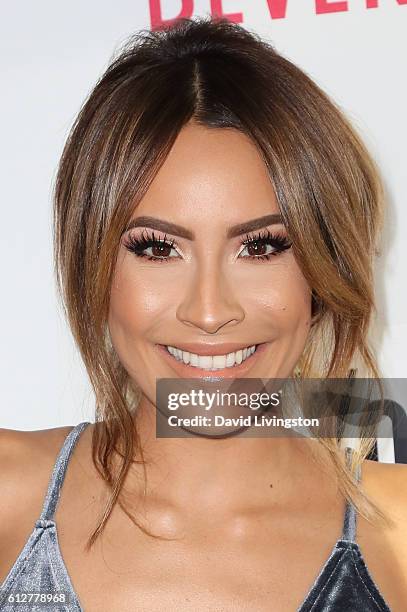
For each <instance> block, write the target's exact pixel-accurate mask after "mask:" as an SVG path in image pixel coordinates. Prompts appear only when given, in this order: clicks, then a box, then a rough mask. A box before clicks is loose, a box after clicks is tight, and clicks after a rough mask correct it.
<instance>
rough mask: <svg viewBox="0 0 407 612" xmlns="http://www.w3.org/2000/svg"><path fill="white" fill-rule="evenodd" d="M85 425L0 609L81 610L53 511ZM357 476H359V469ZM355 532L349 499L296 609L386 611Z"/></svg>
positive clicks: (59, 464)
mask: <svg viewBox="0 0 407 612" xmlns="http://www.w3.org/2000/svg"><path fill="white" fill-rule="evenodd" d="M88 425H89V422H87V421H85V422H83V423H79V425H76V426H75V427H74V428H73V429H72V430H71V431H70V432H69V434H68V435H67V437H66V439H65V441H64V444H63V445H62V448H61V450H60V452H59V455H58V457H57V460H56V462H55V465H54V469H53V471H52V474H51V478H50V481H49V485H48V491H47V494H46V497H45V501H44V505H43V509H42V512H41V515H40V517H39V519H38V520H37V521H36V522H35V525H34V530H33V532H32V533H31V535H30V536H29V538H28V540H27V542H26V544H25V546H24V548H23V549H22V551H21V552H20V554H19V556H18V558H17V559H16V561H15V563H14V565H13V567H12V568H11V570H10V572H9V573H8V575H7V577H6V579H5V580H4V582H3V584H2V586H1V590H0V610H2V612H45V611H47V612H85V610H84V608H83V607H81V604H80V601H79V598H78V596H77V595H76V593H75V589H74V587H73V585H72V583H71V580H70V577H69V574H68V571H67V568H66V567H65V564H64V561H63V558H62V555H61V551H60V549H59V545H58V536H57V527H56V524H55V521H54V513H55V510H56V507H57V503H58V499H59V495H60V491H61V487H62V484H63V481H64V476H65V472H66V468H67V465H68V462H69V458H70V456H71V453H72V451H73V449H74V447H75V444H76V442H77V440H78V438H79V436H80V434H81V433H82V431H83V430H84V429H85V428H86V427H87V426H88ZM351 452H352V451H351V449H347V450H346V455H347V458H349V457H350V453H351ZM357 478H358V480H360V470H359V473H358V474H357ZM355 534H356V511H355V508H354V506H353V505H352V504H349V503H347V504H346V508H345V515H344V522H343V530H342V536H341V538H340V539H339V540H338V541H337V542H336V544H335V545H334V547H333V549H332V552H331V554H330V555H329V557H328V559H327V560H326V562H325V564H324V566H323V568H322V569H321V571H320V573H319V575H318V576H317V578H316V579H315V581H314V584H313V586H312V587H311V590H310V591H309V593H308V595H307V596H306V597H305V599H304V601H303V603H302V604H301V606H300V607H299V608H298V610H297V612H310V611H311V610H312V611H313V612H344V611H352V612H362V611H363V612H377V611H378V610H381V611H382V612H384V611H389V610H390V608H389V606H388V605H387V604H386V602H385V601H384V599H383V597H382V595H381V593H380V591H379V589H378V587H377V586H376V584H375V583H374V581H373V579H372V577H371V576H370V574H369V571H368V569H367V566H366V564H365V561H364V559H363V557H362V553H361V551H360V549H359V546H358V544H357V543H356V542H355ZM37 594H38V595H37ZM41 597H42V599H40V598H41ZM29 600H31V602H30V601H29ZM43 602H49V603H46V604H45V603H43ZM270 609H271V610H272V609H273V602H270Z"/></svg>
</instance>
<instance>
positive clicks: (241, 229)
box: [124, 213, 283, 240]
mask: <svg viewBox="0 0 407 612" xmlns="http://www.w3.org/2000/svg"><path fill="white" fill-rule="evenodd" d="M282 222H283V221H282V217H281V215H280V214H279V213H275V214H272V215H265V216H263V217H257V219H251V220H250V221H245V222H244V223H238V224H237V225H232V226H231V227H230V228H229V229H228V231H227V233H226V237H227V238H235V237H236V236H241V235H242V234H246V233H248V232H252V231H254V230H257V229H261V228H262V227H267V226H268V225H275V224H281V223H282ZM135 227H148V228H149V229H155V230H158V231H160V232H165V233H167V234H172V235H174V236H178V237H180V238H186V239H187V240H195V234H194V233H193V232H191V230H189V229H187V228H186V227H182V226H181V225H177V224H176V223H170V222H169V221H164V220H163V219H157V218H156V217H147V216H142V217H136V218H135V219H131V221H130V222H129V223H128V225H127V226H126V229H125V230H124V231H125V232H127V231H129V230H131V229H133V228H135Z"/></svg>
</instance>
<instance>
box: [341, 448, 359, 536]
mask: <svg viewBox="0 0 407 612" xmlns="http://www.w3.org/2000/svg"><path fill="white" fill-rule="evenodd" d="M345 453H346V461H347V463H348V465H349V466H350V465H351V463H350V462H351V458H352V454H353V449H352V448H350V447H347V448H346V449H345ZM360 477H361V469H360V465H358V468H357V472H356V480H357V482H360ZM355 538H356V509H355V506H354V505H353V504H352V503H350V502H349V501H348V500H346V507H345V516H344V521H343V529H342V537H341V539H342V540H346V541H347V542H355Z"/></svg>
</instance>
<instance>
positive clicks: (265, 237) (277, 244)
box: [124, 229, 292, 263]
mask: <svg viewBox="0 0 407 612" xmlns="http://www.w3.org/2000/svg"><path fill="white" fill-rule="evenodd" d="M254 243H260V244H270V245H271V246H272V247H273V248H274V249H275V251H273V253H267V254H265V255H249V256H248V257H245V258H244V259H251V260H269V259H270V258H271V257H275V256H276V255H279V253H282V252H283V251H285V250H286V249H289V248H290V247H291V244H292V243H291V242H290V241H289V240H288V238H287V237H286V236H284V235H283V234H280V233H277V234H272V233H271V232H270V230H268V229H267V230H263V231H260V232H259V233H258V234H255V235H253V236H249V235H247V234H246V239H245V240H243V241H242V242H241V243H240V244H241V246H248V245H251V244H254ZM156 245H158V246H169V247H170V248H174V247H175V248H176V247H177V246H178V245H177V243H176V242H175V240H174V239H171V240H170V241H168V240H167V235H166V234H165V236H164V238H156V236H155V234H154V231H152V232H151V234H150V233H149V232H148V231H147V230H143V233H142V235H141V236H140V237H139V238H136V237H135V236H133V235H131V234H130V236H129V237H128V238H127V240H126V241H125V242H124V246H125V247H126V248H127V249H128V250H129V251H130V252H131V253H134V255H136V256H137V257H144V258H146V259H148V260H149V261H157V262H160V263H165V262H167V261H168V260H169V259H172V258H171V257H168V256H167V257H159V256H152V255H146V254H145V253H143V251H145V250H146V249H148V248H149V247H152V246H156Z"/></svg>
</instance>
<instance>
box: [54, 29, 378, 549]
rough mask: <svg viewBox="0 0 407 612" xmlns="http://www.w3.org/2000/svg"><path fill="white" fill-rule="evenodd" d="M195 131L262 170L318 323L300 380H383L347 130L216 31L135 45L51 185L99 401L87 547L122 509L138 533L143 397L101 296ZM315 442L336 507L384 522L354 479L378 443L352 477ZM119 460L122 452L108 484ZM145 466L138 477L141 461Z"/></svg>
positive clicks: (331, 443)
mask: <svg viewBox="0 0 407 612" xmlns="http://www.w3.org/2000/svg"><path fill="white" fill-rule="evenodd" d="M189 121H194V122H196V123H198V124H201V125H204V126H206V127H209V128H213V129H217V128H233V129H236V130H240V131H241V132H243V133H244V134H246V135H248V136H249V137H250V138H251V139H252V141H253V142H254V143H255V145H256V146H257V148H258V150H259V152H260V154H261V155H262V158H263V160H264V163H265V164H266V166H267V169H268V172H269V175H270V178H271V180H272V183H273V186H274V188H275V193H276V196H277V200H278V203H279V206H280V210H281V214H282V217H283V222H284V224H285V225H286V227H287V230H288V233H289V235H290V238H291V239H292V242H293V249H294V254H295V256H296V259H297V261H298V263H299V266H300V267H301V270H302V272H303V274H304V277H305V278H306V280H307V281H308V283H309V285H310V287H311V288H312V296H313V297H312V315H313V321H314V324H313V326H312V328H311V331H310V334H309V338H308V341H307V344H306V346H305V349H304V353H303V355H302V357H301V359H300V362H299V364H298V371H299V372H300V376H302V377H304V378H306V377H319V378H328V377H346V376H347V375H348V373H349V370H350V368H351V367H354V366H355V364H356V363H357V367H358V368H359V370H358V372H359V373H360V374H362V372H365V375H366V376H369V377H373V378H379V372H378V368H377V364H376V361H375V357H374V355H373V353H372V351H371V349H370V348H369V345H368V338H367V335H368V329H369V323H370V320H371V316H372V313H373V311H374V309H375V305H374V290H373V274H372V264H373V259H374V255H375V253H376V249H377V239H378V236H379V230H380V226H381V222H382V207H383V200H384V198H383V188H382V183H381V180H380V178H379V172H378V170H377V167H376V165H375V163H374V161H373V159H372V158H371V156H370V155H369V153H368V151H367V150H366V148H365V146H364V144H363V143H362V140H361V138H360V137H359V136H358V134H357V133H356V130H355V128H353V127H352V126H351V124H350V123H349V122H348V120H347V119H346V118H345V116H344V114H343V113H342V111H341V109H340V108H339V107H338V106H337V105H336V104H335V103H334V102H333V101H332V100H331V99H329V97H328V96H327V95H326V94H325V93H324V92H323V91H322V90H321V89H320V88H319V87H318V86H317V85H316V83H315V82H313V80H312V79H311V78H310V77H308V76H307V75H306V74H305V73H304V71H302V70H301V69H300V68H298V67H297V66H296V65H294V64H293V63H292V62H290V61H289V60H288V59H286V58H284V57H283V56H282V55H280V54H279V53H278V52H277V51H276V50H275V49H274V48H273V46H272V45H271V44H269V43H267V42H265V41H263V40H261V39H260V37H259V36H257V35H256V34H254V33H252V32H249V31H247V30H245V29H244V28H242V27H241V26H239V25H237V24H234V23H231V22H229V21H227V20H226V19H209V18H196V19H193V20H191V19H179V20H178V21H176V22H175V23H174V24H172V25H171V26H169V27H166V28H162V29H160V30H156V31H154V32H152V31H148V30H143V31H141V32H138V33H137V34H136V35H134V36H132V37H131V38H130V39H128V41H127V42H126V43H125V44H124V45H123V47H122V48H121V49H120V50H119V52H118V53H117V55H116V56H115V57H114V58H113V59H112V62H111V64H110V65H109V67H108V68H107V70H106V71H105V73H104V74H103V76H102V77H101V78H100V79H99V81H98V82H97V83H96V85H95V87H94V88H93V90H92V92H91V93H90V95H89V97H88V98H87V100H86V102H85V103H84V105H83V107H82V108H81V110H80V112H79V114H78V116H77V118H76V120H75V122H74V125H73V127H72V129H71V132H70V134H69V137H68V139H67V142H66V145H65V148H64V151H63V154H62V157H61V160H60V164H59V168H58V172H57V176H56V181H55V192H54V196H55V197H54V211H53V212H54V219H53V220H54V257H55V273H56V279H57V287H58V291H59V294H60V297H61V298H62V302H63V305H64V309H65V313H66V316H67V320H68V323H69V325H70V328H71V330H72V333H73V336H74V338H75V341H76V343H77V346H78V348H79V351H80V353H81V355H82V358H83V361H84V363H85V366H86V369H87V372H88V375H89V378H90V381H91V384H92V387H93V389H94V392H95V398H96V426H95V428H94V431H93V438H92V457H93V462H94V464H95V466H96V468H97V470H98V471H99V473H100V474H101V475H102V477H103V478H104V480H105V481H106V483H108V485H109V487H110V489H111V496H110V499H109V501H108V503H107V505H106V508H105V510H104V513H103V516H102V517H101V520H100V522H99V524H98V525H97V527H96V529H95V530H94V532H93V533H92V535H91V536H90V538H89V540H88V547H90V546H91V545H92V544H93V543H94V541H95V540H96V538H97V537H98V535H99V534H100V533H101V532H102V530H103V529H104V526H105V524H106V521H107V520H108V518H109V516H110V514H111V512H112V510H113V507H114V505H115V503H116V502H117V503H119V504H120V505H121V507H122V508H123V509H124V510H125V512H126V513H127V514H128V516H129V517H130V518H131V520H133V521H134V522H135V523H136V524H138V523H137V521H136V519H135V517H133V516H132V515H131V514H130V513H129V512H128V511H127V510H126V509H125V507H124V505H123V504H122V500H121V491H122V488H123V484H124V480H125V478H126V475H127V473H128V470H129V468H130V466H131V464H132V463H133V461H134V457H135V451H136V450H139V452H141V456H142V449H141V448H140V441H139V438H138V434H137V430H136V428H135V424H134V412H135V410H136V409H137V403H138V401H139V398H140V390H139V389H138V388H137V387H136V386H135V383H134V381H132V380H130V377H129V375H128V373H127V371H126V370H125V369H124V367H123V365H122V364H121V363H120V361H119V360H118V357H117V355H116V354H115V351H114V349H113V347H112V345H111V342H110V340H109V332H108V327H107V316H108V310H109V295H110V286H111V279H112V273H113V269H114V264H115V261H116V257H117V253H118V248H119V243H120V236H121V234H122V232H123V231H124V229H125V227H126V225H127V223H128V221H129V220H130V218H131V216H132V214H133V212H134V208H135V206H137V204H138V202H140V200H141V198H142V197H143V195H144V194H145V193H146V191H147V189H148V187H149V185H150V183H151V182H152V180H153V179H154V177H155V175H156V174H157V172H158V170H159V168H160V166H161V165H162V163H163V162H164V161H165V159H166V156H167V155H168V153H169V151H170V149H171V147H172V145H173V143H174V141H175V139H176V138H177V135H178V134H179V132H180V130H181V129H182V127H183V126H185V124H186V123H187V122H189ZM362 375H363V374H362ZM318 441H319V442H320V443H321V444H323V445H324V446H325V447H326V448H327V449H328V451H329V453H330V456H331V458H332V462H333V465H334V467H335V470H336V473H337V476H338V482H339V485H340V490H341V491H342V493H343V494H344V496H345V497H346V498H347V499H348V500H350V501H352V502H353V503H354V504H355V505H356V507H357V509H358V510H359V511H360V512H361V513H362V514H363V515H364V516H365V517H366V518H368V520H370V519H371V518H372V517H373V518H379V519H380V520H384V521H385V522H387V520H388V519H386V515H385V514H384V513H383V512H382V511H381V510H380V508H379V507H378V506H376V505H375V504H374V503H373V502H372V500H369V498H367V497H366V496H365V495H364V493H363V492H362V491H361V490H360V488H359V487H358V486H357V484H356V482H355V478H354V476H353V472H354V470H355V469H356V467H357V465H356V464H361V462H362V461H363V459H364V458H365V457H366V456H367V455H368V454H369V452H370V450H371V449H372V447H373V444H374V439H373V438H372V437H363V435H362V438H361V443H360V446H359V449H358V450H357V452H356V453H355V454H354V462H356V464H355V463H352V466H351V467H347V466H346V463H345V462H344V460H343V453H342V451H341V448H340V444H339V443H340V440H337V439H334V438H329V439H323V438H321V439H319V440H318ZM118 447H120V449H121V450H120V452H119V450H118ZM114 451H117V452H119V455H120V469H119V470H116V472H117V473H114V472H115V471H114V470H113V469H112V465H113V464H112V456H113V453H114ZM142 457H143V456H142ZM141 463H142V464H143V468H144V476H145V475H146V472H145V465H144V462H143V458H142V460H141ZM138 525H139V524H138ZM139 527H140V528H142V526H141V525H139ZM143 530H144V528H143ZM144 531H145V530H144ZM146 533H148V532H146ZM150 535H151V534H150ZM154 537H155V536H154Z"/></svg>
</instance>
